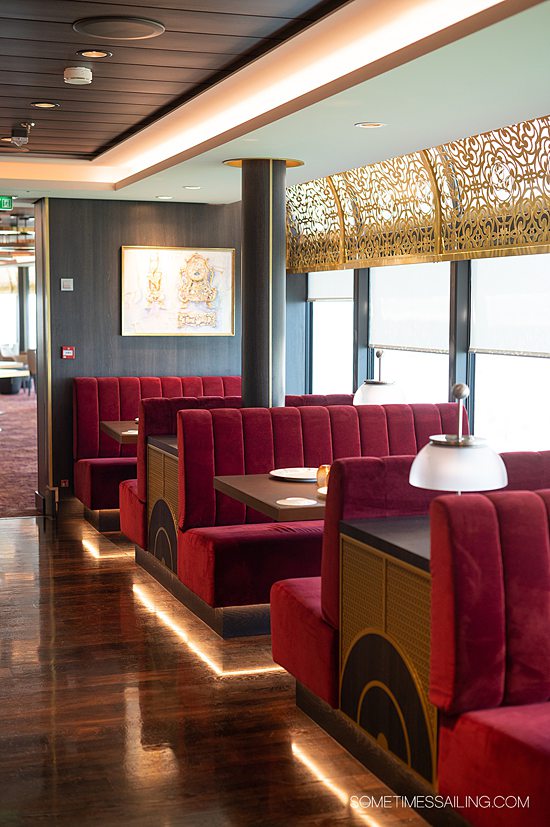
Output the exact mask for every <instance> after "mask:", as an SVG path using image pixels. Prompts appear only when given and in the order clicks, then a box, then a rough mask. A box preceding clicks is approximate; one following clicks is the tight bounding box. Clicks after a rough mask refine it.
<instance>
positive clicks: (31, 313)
mask: <svg viewBox="0 0 550 827" xmlns="http://www.w3.org/2000/svg"><path fill="white" fill-rule="evenodd" d="M27 349H28V350H36V277H35V268H34V264H33V265H31V266H30V267H29V293H28V295H27Z"/></svg>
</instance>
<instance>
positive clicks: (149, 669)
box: [0, 518, 424, 827]
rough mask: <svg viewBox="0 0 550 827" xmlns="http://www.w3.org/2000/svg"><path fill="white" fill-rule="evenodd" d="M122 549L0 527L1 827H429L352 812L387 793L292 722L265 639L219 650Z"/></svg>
mask: <svg viewBox="0 0 550 827" xmlns="http://www.w3.org/2000/svg"><path fill="white" fill-rule="evenodd" d="M114 540H115V542H112V541H111V540H110V539H107V538H106V537H104V536H102V535H99V534H97V533H96V532H95V531H94V530H93V529H92V528H91V527H90V526H89V525H88V524H87V523H85V522H83V521H82V520H81V519H76V518H74V519H71V520H65V521H64V522H63V523H61V524H59V525H58V526H57V527H56V526H55V524H54V523H52V522H51V521H44V520H41V519H40V520H35V519H33V518H23V519H4V520H0V825H2V827H5V826H7V827H12V825H14V826H15V825H23V824H39V825H48V827H49V825H75V827H80V825H101V827H110V825H113V826H114V827H119V826H121V825H145V826H146V827H148V825H151V827H171V826H172V825H185V827H187V825H190V827H194V825H201V827H202V825H205V826H206V825H207V826H208V827H245V826H246V825H327V827H332V825H342V824H350V825H360V824H367V825H370V827H377V825H380V827H382V825H397V824H400V825H402V824H407V825H415V827H416V825H420V824H423V823H424V822H423V821H422V819H421V818H420V817H419V816H417V815H416V814H415V813H414V812H411V811H410V810H406V809H402V808H399V807H397V808H394V809H387V810H378V809H372V810H370V811H368V810H363V811H361V814H360V815H358V814H357V811H354V810H352V809H351V808H350V805H349V797H350V796H351V795H360V794H365V795H371V794H373V795H377V796H378V795H381V794H382V793H384V792H388V791H387V789H386V788H385V787H384V786H383V785H382V784H381V783H380V782H378V781H377V779H376V778H374V777H373V776H372V775H370V774H369V773H368V772H367V771H366V770H365V769H364V768H363V767H361V765H360V764H358V763H357V762H356V761H355V760H354V759H352V758H351V757H350V756H349V755H348V754H347V753H346V752H345V751H344V750H343V749H342V748H341V747H340V746H339V745H338V744H336V743H335V742H334V741H333V740H332V739H331V738H330V737H329V736H328V735H326V734H325V733H324V732H323V731H322V730H320V729H319V728H318V727H316V726H315V724H313V723H312V722H311V721H310V720H309V719H308V718H307V717H306V716H305V715H304V714H303V713H301V712H300V711H298V710H297V709H296V707H295V705H294V686H293V681H292V679H291V678H290V677H289V676H288V675H287V674H286V673H284V672H282V671H272V670H274V669H275V667H274V664H273V662H272V661H271V657H270V644H269V639H268V638H249V639H247V640H233V641H222V640H220V639H219V638H217V636H216V635H215V634H214V633H213V632H211V631H210V630H209V629H208V628H207V627H206V626H204V625H203V624H202V623H201V622H200V621H198V620H197V619H196V618H194V617H193V615H191V614H190V613H189V612H188V611H187V610H186V609H185V608H184V607H182V606H181V605H180V604H178V603H177V602H176V601H175V599H174V598H172V597H171V596H170V595H169V594H168V593H167V592H165V591H164V590H163V589H162V588H161V587H160V586H158V585H157V584H156V583H155V581H153V580H152V579H151V578H150V577H149V576H148V575H147V574H146V573H145V572H143V571H141V570H139V569H138V568H137V567H136V565H135V563H134V561H133V555H132V551H131V548H130V546H129V545H127V544H126V543H125V542H124V540H122V539H120V538H118V537H116V536H115V537H114ZM256 670H268V671H263V672H262V671H257V672H256ZM269 670H271V671H269Z"/></svg>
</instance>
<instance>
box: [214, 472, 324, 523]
mask: <svg viewBox="0 0 550 827" xmlns="http://www.w3.org/2000/svg"><path fill="white" fill-rule="evenodd" d="M214 488H215V489H216V491H221V492H222V493H223V494H227V495H228V496H229V497H232V498H233V499H234V500H238V501H239V502H241V503H244V504H245V505H248V506H250V507H251V508H254V509H256V511H260V512H261V513H262V514H266V515H267V516H268V517H271V519H272V520H276V521H277V522H289V521H294V520H322V519H323V518H324V516H325V502H324V500H318V499H317V484H316V483H314V482H286V481H284V480H275V479H273V478H272V477H270V476H269V474H244V475H240V476H231V477H214ZM287 497H307V498H308V499H311V500H315V503H314V504H312V505H300V506H294V505H279V504H277V500H282V499H286V498H287Z"/></svg>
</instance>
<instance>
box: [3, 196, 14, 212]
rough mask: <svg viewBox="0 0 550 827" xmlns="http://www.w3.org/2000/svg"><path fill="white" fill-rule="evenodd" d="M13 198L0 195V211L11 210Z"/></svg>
mask: <svg viewBox="0 0 550 827" xmlns="http://www.w3.org/2000/svg"><path fill="white" fill-rule="evenodd" d="M12 209H13V197H12V196H11V195H0V210H12Z"/></svg>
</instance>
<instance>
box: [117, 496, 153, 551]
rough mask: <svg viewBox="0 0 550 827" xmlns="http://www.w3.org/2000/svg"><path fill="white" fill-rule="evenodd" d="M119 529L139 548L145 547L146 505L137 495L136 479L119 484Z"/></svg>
mask: <svg viewBox="0 0 550 827" xmlns="http://www.w3.org/2000/svg"><path fill="white" fill-rule="evenodd" d="M118 491H119V502H120V530H121V531H122V533H123V534H125V535H126V537H127V538H128V539H129V540H131V542H132V543H135V544H136V546H139V547H140V548H147V505H146V503H144V502H143V501H142V500H140V499H139V497H138V491H137V480H124V482H121V483H120V486H119V489H118Z"/></svg>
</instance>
